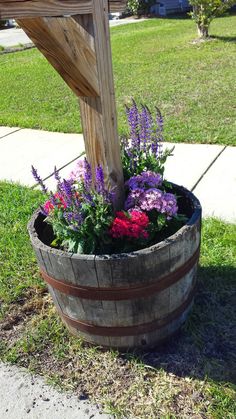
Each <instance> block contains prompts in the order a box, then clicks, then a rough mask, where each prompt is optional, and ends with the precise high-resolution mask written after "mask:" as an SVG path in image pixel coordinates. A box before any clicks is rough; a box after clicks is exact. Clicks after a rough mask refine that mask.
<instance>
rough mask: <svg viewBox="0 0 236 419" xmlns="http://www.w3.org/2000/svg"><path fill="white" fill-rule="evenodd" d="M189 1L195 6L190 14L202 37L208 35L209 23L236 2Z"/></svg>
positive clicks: (226, 0)
mask: <svg viewBox="0 0 236 419" xmlns="http://www.w3.org/2000/svg"><path fill="white" fill-rule="evenodd" d="M189 3H190V4H191V5H192V6H193V11H192V12H190V15H191V16H192V18H193V19H194V20H195V22H196V24H197V26H198V31H199V35H200V36H201V37H207V36H208V29H209V25H210V23H211V21H212V20H213V19H214V18H216V17H218V16H221V15H222V14H223V13H224V12H225V11H226V10H228V9H230V8H231V7H232V6H233V5H235V4H236V2H235V0H211V1H209V0H189Z"/></svg>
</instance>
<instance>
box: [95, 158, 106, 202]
mask: <svg viewBox="0 0 236 419" xmlns="http://www.w3.org/2000/svg"><path fill="white" fill-rule="evenodd" d="M96 191H97V192H98V193H101V194H102V195H104V193H105V185H104V173H103V169H102V166H100V165H99V166H98V167H97V168H96Z"/></svg>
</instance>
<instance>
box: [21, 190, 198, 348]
mask: <svg viewBox="0 0 236 419" xmlns="http://www.w3.org/2000/svg"><path fill="white" fill-rule="evenodd" d="M174 188H175V191H176V192H177V194H178V195H179V196H180V198H179V207H180V212H182V213H183V212H184V213H185V214H186V215H187V216H188V221H187V223H186V224H185V225H184V226H183V227H182V228H180V229H179V230H178V231H177V232H176V233H175V234H173V235H172V236H170V237H168V238H167V239H165V240H163V241H161V242H160V243H158V244H156V245H153V246H151V247H149V248H146V249H142V250H139V251H135V252H132V253H126V254H117V255H99V256H96V255H78V254H71V253H66V252H64V251H60V250H56V249H53V248H51V247H50V246H49V243H50V242H51V240H52V231H51V228H50V227H49V226H47V224H46V223H45V222H44V216H43V215H42V214H41V213H40V210H38V211H36V213H35V214H34V215H33V217H32V219H31V220H30V222H29V225H28V230H29V234H30V238H31V242H32V245H33V248H34V251H35V253H36V256H37V260H38V264H39V267H40V271H41V275H42V277H43V278H44V280H45V281H46V283H47V284H48V288H49V291H50V294H51V296H52V298H53V301H54V303H55V305H56V308H57V310H58V312H59V314H60V316H61V318H62V320H63V322H64V323H65V324H66V326H67V327H68V329H69V330H70V331H71V332H72V333H73V334H74V335H77V336H79V337H82V338H83V339H84V340H85V341H87V342H90V343H93V344H96V345H102V346H105V347H115V348H119V349H126V348H134V347H150V346H155V345H156V344H158V343H160V342H162V341H163V340H165V339H166V338H168V337H169V336H171V335H172V334H173V333H175V332H176V331H177V330H178V329H179V327H180V326H181V325H182V324H183V323H184V321H185V320H186V318H187V314H188V312H189V310H190V308H191V305H192V302H193V297H194V292H195V288H196V271H197V265H198V259H199V249H200V237H201V206H200V203H199V201H198V200H197V199H196V197H195V196H194V195H193V194H192V193H191V192H189V191H188V190H186V189H185V188H183V187H179V186H177V185H174Z"/></svg>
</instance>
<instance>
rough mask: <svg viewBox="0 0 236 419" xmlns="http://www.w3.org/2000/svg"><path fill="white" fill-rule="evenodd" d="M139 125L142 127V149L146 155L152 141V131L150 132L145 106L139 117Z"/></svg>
mask: <svg viewBox="0 0 236 419" xmlns="http://www.w3.org/2000/svg"><path fill="white" fill-rule="evenodd" d="M139 125H140V148H141V150H142V151H143V152H144V153H145V152H146V150H147V144H148V142H149V141H150V139H149V137H150V131H149V118H148V111H147V108H146V107H145V106H143V105H142V111H141V112H140V116H139Z"/></svg>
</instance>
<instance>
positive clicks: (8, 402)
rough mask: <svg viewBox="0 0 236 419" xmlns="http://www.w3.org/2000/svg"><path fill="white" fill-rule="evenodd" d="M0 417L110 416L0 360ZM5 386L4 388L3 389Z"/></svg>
mask: <svg viewBox="0 0 236 419" xmlns="http://www.w3.org/2000/svg"><path fill="white" fill-rule="evenodd" d="M0 383H1V386H0V418H1V419H26V418H27V419H112V418H113V416H110V415H106V414H103V413H102V412H101V409H99V407H98V406H92V405H91V404H90V403H88V402H87V401H82V400H79V398H78V397H76V396H75V395H72V394H70V393H60V392H58V391H56V390H54V389H53V388H52V387H49V386H48V385H46V384H45V382H44V380H43V379H42V378H41V377H39V376H38V377H35V376H32V375H30V374H29V373H27V372H26V371H25V370H24V369H22V368H21V369H19V368H18V367H16V366H11V365H7V364H2V363H0ZM6 389H7V391H6Z"/></svg>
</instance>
